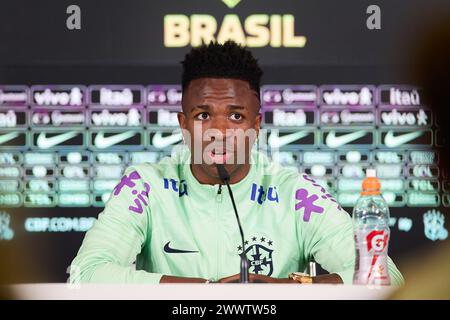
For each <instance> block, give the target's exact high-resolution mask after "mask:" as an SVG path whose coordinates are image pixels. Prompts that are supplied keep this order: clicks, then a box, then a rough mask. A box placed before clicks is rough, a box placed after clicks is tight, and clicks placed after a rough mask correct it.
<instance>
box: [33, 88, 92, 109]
mask: <svg viewBox="0 0 450 320" xmlns="http://www.w3.org/2000/svg"><path fill="white" fill-rule="evenodd" d="M33 98H34V101H35V102H36V104H37V105H41V106H68V105H70V106H79V105H81V104H82V103H83V93H82V92H81V90H80V88H77V87H75V88H72V89H71V90H70V92H66V91H58V92H54V91H52V90H50V89H45V90H44V91H43V92H39V91H36V92H34V95H33Z"/></svg>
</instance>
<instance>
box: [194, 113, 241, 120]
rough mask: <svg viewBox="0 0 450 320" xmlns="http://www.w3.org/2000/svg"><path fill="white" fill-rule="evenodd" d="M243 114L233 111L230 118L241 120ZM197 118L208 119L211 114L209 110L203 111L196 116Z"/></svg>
mask: <svg viewBox="0 0 450 320" xmlns="http://www.w3.org/2000/svg"><path fill="white" fill-rule="evenodd" d="M242 118H243V116H242V114H240V113H232V114H231V115H230V119H231V120H234V121H240V120H242ZM195 119H197V120H208V119H209V114H208V113H207V112H201V113H199V114H197V115H196V116H195Z"/></svg>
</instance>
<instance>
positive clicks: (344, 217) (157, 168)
mask: <svg viewBox="0 0 450 320" xmlns="http://www.w3.org/2000/svg"><path fill="white" fill-rule="evenodd" d="M182 64H183V76H182V87H183V98H182V112H180V113H179V114H178V120H179V124H180V127H181V129H183V137H184V142H185V144H186V146H185V147H184V148H179V149H180V150H179V151H178V152H175V153H173V154H172V156H171V157H166V158H164V159H162V160H161V161H160V162H159V163H157V164H150V163H146V164H141V165H136V166H132V167H129V168H127V169H126V171H125V174H124V176H123V177H122V179H121V181H120V182H119V184H118V185H117V186H116V187H115V189H114V190H113V192H112V194H111V197H110V199H109V200H108V201H107V203H106V206H105V208H104V210H103V212H102V213H101V214H100V215H99V217H98V220H97V221H96V223H95V224H94V226H93V227H92V229H91V230H89V231H88V232H87V234H86V237H85V239H84V241H83V244H82V246H81V248H80V250H79V252H78V255H77V256H76V258H75V259H74V261H73V262H72V266H71V281H72V282H95V283H99V282H109V283H111V282H114V283H118V282H121V283H167V282H203V283H209V282H222V283H225V282H238V281H239V280H240V277H242V276H240V274H239V273H240V263H241V260H240V259H241V256H243V255H242V252H243V250H245V253H246V255H245V256H246V257H247V259H248V262H249V269H248V270H249V272H250V276H249V279H248V281H249V282H270V283H283V282H284V283H286V282H293V283H294V282H295V283H311V282H314V283H351V282H352V276H353V271H354V263H355V246H354V240H353V230H352V221H351V218H350V216H349V214H348V213H347V212H345V211H344V210H343V209H342V208H341V207H340V205H339V204H338V203H337V202H336V200H335V199H334V198H333V197H331V195H330V194H328V193H327V192H326V190H325V189H323V188H322V187H321V186H320V185H318V184H317V183H316V182H315V181H314V180H313V179H311V178H310V177H308V176H307V175H305V174H302V173H299V172H298V171H296V170H292V169H288V168H283V167H281V166H279V165H278V164H276V163H273V162H271V161H270V160H269V159H268V158H267V157H266V156H265V155H264V154H262V153H259V152H257V151H255V150H254V149H253V145H254V143H255V140H256V137H257V136H258V134H259V131H260V124H261V114H260V112H259V111H260V100H259V92H260V91H259V87H260V79H261V76H262V71H261V69H260V67H259V66H258V63H257V60H256V59H255V58H254V57H253V56H252V54H251V53H250V51H248V50H246V49H245V48H242V47H241V46H239V45H237V44H235V43H233V42H227V43H225V44H223V45H221V44H217V43H211V44H209V45H203V46H201V47H198V48H194V49H192V50H191V52H190V53H189V54H187V55H186V57H185V60H184V61H183V62H182ZM242 138H243V139H242ZM239 141H240V142H239ZM242 142H244V143H242ZM217 164H219V166H218V165H217ZM220 164H222V167H221V168H223V170H224V171H222V174H220V172H219V170H220V168H219V167H220ZM224 172H225V173H224ZM224 174H225V175H228V177H225V178H228V182H229V186H230V188H231V191H232V194H233V198H234V201H235V204H236V211H237V212H238V217H239V220H240V224H241V226H242V229H243V235H244V239H241V233H240V228H239V225H238V222H237V216H236V213H235V209H234V207H233V203H232V201H231V197H230V196H231V195H230V194H229V191H228V188H227V187H226V186H225V182H224ZM311 259H314V260H315V261H316V262H317V263H319V264H320V265H321V266H322V267H323V268H324V269H325V270H327V271H328V272H329V274H327V275H319V276H316V277H308V276H302V275H300V276H296V275H292V273H293V272H298V271H303V270H305V266H306V265H307V264H308V262H309V261H310V260H311ZM135 261H136V266H134V265H133V262H135ZM389 273H390V277H391V282H392V284H401V283H402V282H403V278H402V275H401V274H400V272H399V271H398V269H397V268H396V266H395V265H394V263H393V262H392V260H391V259H389ZM289 275H291V276H289Z"/></svg>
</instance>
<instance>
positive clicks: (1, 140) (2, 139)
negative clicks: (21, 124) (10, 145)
mask: <svg viewBox="0 0 450 320" xmlns="http://www.w3.org/2000/svg"><path fill="white" fill-rule="evenodd" d="M18 136H19V134H18V133H17V132H9V133H5V134H3V135H1V136H0V144H3V143H5V142H8V141H9V140H12V139H14V138H17V137H18Z"/></svg>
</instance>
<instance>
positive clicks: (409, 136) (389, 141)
mask: <svg viewBox="0 0 450 320" xmlns="http://www.w3.org/2000/svg"><path fill="white" fill-rule="evenodd" d="M422 134H423V131H414V132H409V133H405V134H402V135H400V136H394V131H392V130H390V131H388V133H387V134H386V136H384V144H385V145H386V147H389V148H395V147H398V146H401V145H402V144H405V143H407V142H409V141H411V140H414V139H416V138H418V137H420V136H421V135H422Z"/></svg>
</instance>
